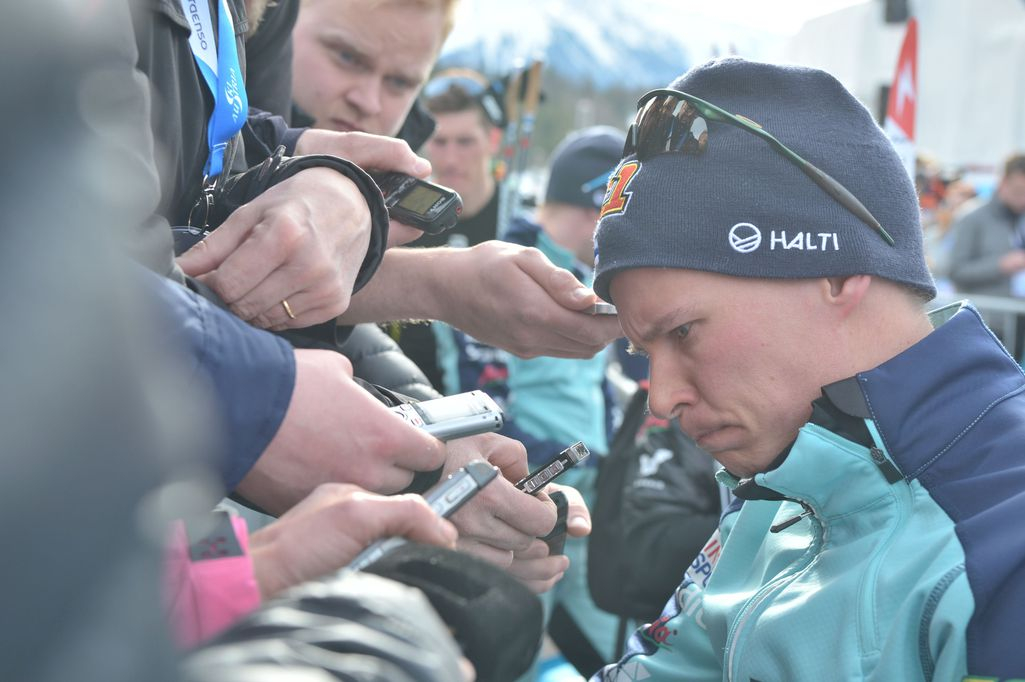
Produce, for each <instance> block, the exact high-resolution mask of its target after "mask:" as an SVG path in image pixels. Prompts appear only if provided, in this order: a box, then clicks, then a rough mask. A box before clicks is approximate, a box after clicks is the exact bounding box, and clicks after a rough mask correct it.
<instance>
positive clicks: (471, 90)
mask: <svg viewBox="0 0 1025 682" xmlns="http://www.w3.org/2000/svg"><path fill="white" fill-rule="evenodd" d="M484 89H485V86H484V85H481V84H480V83H478V82H477V81H475V80H474V79H472V78H468V77H466V76H441V77H440V78H435V79H434V80H431V81H429V82H428V83H427V85H425V86H424V93H423V94H424V96H425V97H437V96H438V95H442V94H444V93H446V92H448V91H449V90H462V91H463V92H465V93H466V94H467V95H468V96H470V97H480V96H481V94H483V92H484Z"/></svg>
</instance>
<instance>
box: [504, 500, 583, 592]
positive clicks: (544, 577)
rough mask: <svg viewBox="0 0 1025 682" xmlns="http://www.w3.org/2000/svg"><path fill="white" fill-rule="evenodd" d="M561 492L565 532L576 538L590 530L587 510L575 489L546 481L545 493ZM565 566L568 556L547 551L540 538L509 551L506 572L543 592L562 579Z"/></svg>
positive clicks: (534, 589) (567, 565) (533, 589)
mask: <svg viewBox="0 0 1025 682" xmlns="http://www.w3.org/2000/svg"><path fill="white" fill-rule="evenodd" d="M555 491H558V492H561V493H562V494H563V495H565V496H566V504H567V509H566V532H567V534H568V535H570V536H571V537H575V538H579V537H584V536H585V535H589V534H590V533H591V513H590V512H589V511H588V510H587V505H586V504H585V503H584V498H583V496H582V495H581V494H580V492H579V491H578V490H577V489H576V488H571V487H569V486H564V485H558V484H557V483H549V484H548V486H547V487H545V492H546V493H553V492H555ZM567 568H569V558H568V557H566V556H564V555H562V554H557V555H554V556H552V555H551V554H550V553H549V549H548V545H547V544H545V542H544V541H543V540H539V539H538V540H534V541H533V542H532V543H531V544H530V546H529V547H528V548H527V549H525V550H521V551H518V552H514V553H513V561H512V564H510V566H509V569H508V570H509V573H511V574H512V575H514V576H515V577H516V578H517V579H519V581H520V582H522V583H523V584H524V585H526V586H527V587H528V588H530V590H532V591H533V592H534V593H536V594H541V593H543V592H547V591H548V590H550V589H552V588H553V587H555V584H556V583H557V582H559V581H560V580H562V576H563V575H564V574H565V572H566V569H567Z"/></svg>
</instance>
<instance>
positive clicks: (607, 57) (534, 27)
mask: <svg viewBox="0 0 1025 682" xmlns="http://www.w3.org/2000/svg"><path fill="white" fill-rule="evenodd" d="M692 6H693V3H688V2H681V0H517V1H516V2H506V1H504V0H463V1H462V6H461V8H460V13H459V15H458V18H457V20H456V27H455V30H454V31H453V32H452V34H451V36H449V39H448V42H446V44H445V48H444V50H443V51H442V57H441V60H440V64H441V65H442V66H455V65H459V66H467V67H470V68H475V69H478V70H481V71H484V72H486V73H488V74H491V75H495V74H500V73H506V72H508V71H509V70H510V69H511V68H512V67H513V66H514V65H515V64H516V63H517V62H524V61H527V60H529V59H530V58H532V57H535V56H540V57H542V58H543V59H544V60H545V63H546V67H545V68H546V70H551V71H555V72H557V73H559V74H560V75H562V76H564V77H566V78H569V79H571V80H574V81H576V82H580V83H584V82H590V83H591V84H593V85H594V86H595V87H596V88H598V89H606V88H609V87H614V86H627V87H637V88H641V87H648V86H658V85H664V84H666V83H668V82H669V81H670V80H672V79H673V78H674V77H675V76H677V75H679V74H681V73H683V72H684V71H685V70H687V68H689V67H690V66H691V65H692V64H694V63H697V62H701V61H704V60H705V59H708V58H711V57H713V56H716V55H719V54H729V53H739V54H742V55H744V56H746V57H751V58H758V57H760V56H763V55H764V54H765V53H766V52H768V51H770V50H772V49H774V47H775V46H776V44H778V43H779V42H780V40H781V39H782V37H781V36H778V35H773V34H772V33H767V32H765V31H764V30H759V29H757V28H755V27H752V26H750V25H743V24H739V23H726V22H723V21H722V20H718V19H714V18H710V17H708V16H703V15H702V14H700V13H699V12H696V11H689V10H688V9H687V7H692Z"/></svg>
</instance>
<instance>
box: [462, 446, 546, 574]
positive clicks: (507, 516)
mask: <svg viewBox="0 0 1025 682" xmlns="http://www.w3.org/2000/svg"><path fill="white" fill-rule="evenodd" d="M447 446H448V458H447V460H446V461H445V473H446V474H449V473H452V472H454V471H455V470H456V469H458V468H459V467H462V466H464V465H465V464H466V463H467V462H469V461H470V460H472V459H476V458H482V459H486V460H487V461H488V462H490V463H491V464H493V465H495V466H496V467H498V468H499V470H500V471H501V472H502V476H499V477H498V478H496V479H495V480H493V481H492V482H491V483H489V484H488V485H487V486H485V487H484V489H483V490H481V491H480V492H479V493H477V495H475V496H474V497H473V499H471V500H470V501H469V502H468V503H467V504H466V505H465V506H464V507H463V508H462V509H460V510H459V511H458V512H456V513H455V514H454V515H453V516H452V522H453V523H455V525H456V528H458V529H459V543H458V544H459V548H460V549H461V550H463V551H466V552H469V553H471V554H474V555H476V556H478V557H480V558H482V559H485V560H486V561H490V562H492V563H494V564H497V565H498V566H502V567H508V566H509V565H510V564H511V563H512V561H513V552H514V551H517V550H518V551H523V550H526V549H527V548H528V547H530V546H531V544H532V543H533V542H534V539H535V538H536V537H538V536H542V535H546V534H547V533H548V532H550V531H551V530H552V527H553V526H554V525H555V504H554V503H553V502H552V501H551V500H550V499H548V498H547V497H546V496H538V497H534V496H533V495H528V494H526V493H525V492H523V491H522V490H518V489H516V488H515V487H513V483H515V482H516V481H518V480H520V479H521V478H523V477H524V476H526V475H527V452H526V450H525V449H524V448H523V444H522V443H520V442H519V441H515V440H512V439H511V438H506V437H504V436H499V435H498V434H494V433H486V434H481V435H479V436H472V437H470V438H460V439H458V440H454V441H449V442H448V443H447Z"/></svg>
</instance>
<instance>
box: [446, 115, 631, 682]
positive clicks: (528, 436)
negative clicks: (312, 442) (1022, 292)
mask: <svg viewBox="0 0 1025 682" xmlns="http://www.w3.org/2000/svg"><path fill="white" fill-rule="evenodd" d="M622 150H623V133H622V132H621V131H619V130H616V129H615V128H610V127H607V126H597V127H593V128H587V129H584V130H580V131H576V132H574V133H570V134H569V135H568V136H567V137H566V138H565V139H564V140H563V141H562V142H561V143H560V144H559V146H558V147H557V148H556V149H555V151H554V152H553V154H552V159H551V162H550V164H549V179H548V185H547V190H546V192H545V195H544V196H545V198H544V202H543V204H542V205H541V206H540V207H539V208H538V210H537V213H536V215H535V216H534V218H536V220H534V219H530V218H528V217H524V216H520V217H518V218H516V219H514V220H513V222H512V223H511V225H510V228H509V231H508V233H507V234H506V236H505V239H507V240H508V241H512V242H515V243H518V244H522V245H524V246H532V247H535V248H537V249H538V250H539V251H541V253H543V254H544V255H545V256H547V258H548V259H549V260H550V261H551V262H552V263H554V264H555V265H557V266H559V267H562V268H565V269H567V270H569V271H570V272H572V273H573V274H574V275H575V276H576V277H577V278H578V279H579V280H580V281H581V282H584V283H585V284H587V283H589V282H590V281H591V278H592V276H593V270H592V266H593V263H594V227H595V224H596V222H597V219H598V209H599V207H600V206H601V201H602V197H603V196H604V191H605V184H606V182H607V180H608V176H609V174H610V173H611V172H612V170H613V168H615V166H616V163H617V162H618V161H619V157H620V154H621V152H622ZM509 305H510V306H516V305H517V303H516V301H509ZM510 314H513V312H512V311H510ZM435 326H436V327H437V333H438V338H439V346H440V348H441V349H442V353H441V357H442V358H443V363H442V364H443V369H444V370H445V372H446V392H450V393H455V392H460V391H469V390H474V389H482V390H484V391H486V392H488V393H489V394H490V395H492V396H493V397H494V398H496V400H498V401H499V402H501V403H503V404H504V408H505V412H506V417H507V419H506V425H505V428H503V430H502V433H503V434H505V435H507V436H510V437H512V438H516V439H517V440H520V441H521V442H523V444H524V445H525V446H526V448H527V457H528V459H529V460H530V463H531V469H532V470H533V469H535V468H537V467H538V466H540V465H542V464H545V463H547V462H548V461H549V460H550V459H551V458H552V457H553V456H554V455H555V454H556V453H558V452H559V451H560V450H562V449H563V448H565V447H566V446H568V445H569V444H571V443H573V442H575V441H578V440H580V441H583V442H584V444H585V445H586V446H587V447H588V449H589V450H590V451H591V452H592V454H594V455H598V456H601V455H604V454H605V453H606V452H607V451H608V427H609V423H608V422H609V420H608V410H607V407H608V405H607V402H606V397H607V391H606V386H605V364H606V359H605V354H604V352H601V353H598V354H597V355H595V357H593V358H590V359H583V360H581V359H568V358H555V357H539V358H533V359H522V358H518V357H514V356H512V355H510V354H508V353H504V352H502V351H499V350H498V349H496V348H493V347H491V346H488V345H486V344H484V343H481V342H479V341H477V340H476V339H474V338H472V337H471V336H469V335H467V334H464V333H462V332H460V331H459V330H455V329H452V328H451V327H448V326H440V325H435ZM597 460H598V457H597V456H596V457H592V458H591V459H590V461H589V462H588V464H589V465H590V466H581V467H579V468H578V469H574V470H573V471H570V472H569V473H567V474H566V475H565V476H564V477H563V478H562V479H560V482H561V481H566V482H567V483H568V484H569V485H573V486H574V487H576V488H577V489H578V490H580V491H581V493H582V494H583V495H584V498H585V500H587V501H589V499H590V497H591V496H592V494H593V490H594V478H595V474H596V468H595V466H596V464H597ZM570 481H572V482H570ZM565 551H566V554H567V556H569V557H570V568H569V570H568V571H567V573H566V575H565V577H564V578H563V580H562V581H561V582H559V583H558V584H557V585H556V587H555V589H554V591H553V592H554V594H553V597H552V598H551V603H553V604H554V603H559V604H561V605H562V606H563V608H565V610H566V612H567V613H568V615H569V616H570V619H569V620H571V621H572V622H573V623H575V626H576V627H578V628H579V629H580V631H581V634H582V636H580V637H577V638H576V639H577V641H579V642H580V643H581V646H580V647H578V648H577V650H574V651H570V650H568V649H569V648H570V647H568V646H567V645H563V653H565V654H566V655H567V658H568V659H569V660H570V661H571V662H579V661H587V663H583V664H580V663H578V665H582V666H587V665H591V667H590V668H588V669H584V668H583V667H582V668H581V670H582V672H585V673H590V672H592V671H593V670H594V669H595V668H596V667H597V666H598V665H600V664H601V662H602V661H605V660H608V658H609V657H610V656H611V655H612V651H614V645H615V641H614V639H615V631H616V619H615V618H614V617H613V616H611V615H610V614H608V613H606V612H604V611H601V610H599V609H598V607H597V606H595V605H594V602H593V601H592V600H591V597H590V594H589V593H588V591H587V582H586V575H585V569H586V565H587V555H586V541H583V540H577V539H569V540H568V541H567V542H566V548H565ZM574 634H576V633H574Z"/></svg>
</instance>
